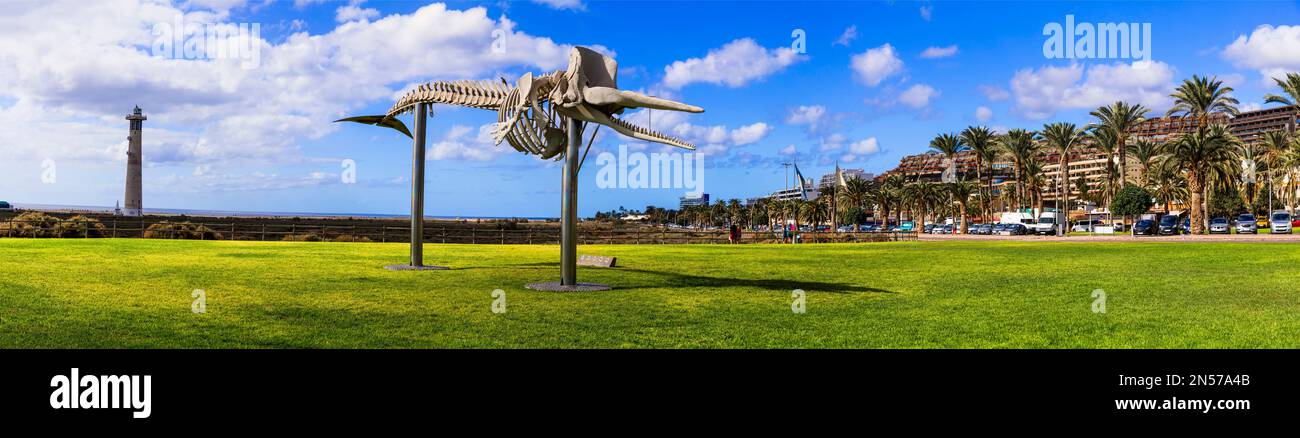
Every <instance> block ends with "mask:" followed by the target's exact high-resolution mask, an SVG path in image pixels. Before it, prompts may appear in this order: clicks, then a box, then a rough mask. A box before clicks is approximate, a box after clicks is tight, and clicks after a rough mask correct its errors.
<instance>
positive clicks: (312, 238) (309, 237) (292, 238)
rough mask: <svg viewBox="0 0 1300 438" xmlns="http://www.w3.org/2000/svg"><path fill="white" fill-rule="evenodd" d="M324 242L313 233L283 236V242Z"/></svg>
mask: <svg viewBox="0 0 1300 438" xmlns="http://www.w3.org/2000/svg"><path fill="white" fill-rule="evenodd" d="M324 240H325V239H321V238H320V236H317V235H316V234H315V233H307V234H290V235H287V236H284V241H285V242H321V241H324Z"/></svg>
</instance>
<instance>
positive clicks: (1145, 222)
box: [1133, 219, 1158, 236]
mask: <svg viewBox="0 0 1300 438" xmlns="http://www.w3.org/2000/svg"><path fill="white" fill-rule="evenodd" d="M1157 228H1158V227H1157V226H1156V221H1153V220H1151V219H1142V220H1140V221H1137V223H1136V224H1133V235H1134V236H1154V235H1156V229H1157Z"/></svg>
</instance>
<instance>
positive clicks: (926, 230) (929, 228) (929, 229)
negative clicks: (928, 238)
mask: <svg viewBox="0 0 1300 438" xmlns="http://www.w3.org/2000/svg"><path fill="white" fill-rule="evenodd" d="M921 232H923V233H925V234H933V233H934V224H925V228H922V229H921Z"/></svg>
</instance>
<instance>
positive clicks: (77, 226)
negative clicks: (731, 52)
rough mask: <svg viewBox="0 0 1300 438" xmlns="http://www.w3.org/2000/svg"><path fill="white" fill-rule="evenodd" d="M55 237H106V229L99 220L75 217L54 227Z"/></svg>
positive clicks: (80, 216)
mask: <svg viewBox="0 0 1300 438" xmlns="http://www.w3.org/2000/svg"><path fill="white" fill-rule="evenodd" d="M54 234H55V237H92V238H98V237H107V236H108V227H105V226H104V224H101V223H99V220H97V219H92V218H88V217H85V216H82V215H76V216H73V217H70V218H67V219H64V220H63V221H62V222H59V224H58V225H55V226H54Z"/></svg>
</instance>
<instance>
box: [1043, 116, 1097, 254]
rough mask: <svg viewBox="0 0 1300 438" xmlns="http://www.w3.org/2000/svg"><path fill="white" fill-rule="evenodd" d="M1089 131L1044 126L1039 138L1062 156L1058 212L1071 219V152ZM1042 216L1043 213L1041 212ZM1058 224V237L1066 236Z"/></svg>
mask: <svg viewBox="0 0 1300 438" xmlns="http://www.w3.org/2000/svg"><path fill="white" fill-rule="evenodd" d="M1086 133H1087V131H1085V130H1083V129H1079V128H1078V127H1077V126H1075V125H1074V124H1073V123H1064V122H1059V123H1052V124H1048V125H1044V126H1043V132H1041V133H1039V134H1038V135H1039V137H1040V138H1041V139H1042V140H1043V141H1045V142H1046V143H1047V146H1048V147H1050V148H1052V149H1053V151H1055V152H1056V153H1057V154H1060V157H1061V158H1060V169H1058V170H1057V174H1058V175H1059V176H1058V177H1057V179H1056V190H1057V193H1059V195H1058V196H1057V198H1056V202H1057V205H1056V207H1057V210H1060V211H1062V212H1063V214H1064V215H1065V216H1066V217H1065V219H1069V215H1070V184H1069V181H1070V169H1069V167H1070V152H1071V151H1072V150H1073V149H1074V148H1075V146H1078V145H1079V143H1082V142H1083V137H1084V135H1085V134H1086ZM1039 213H1040V214H1041V213H1042V211H1041V210H1040V211H1039ZM1061 225H1062V224H1057V227H1056V235H1058V236H1060V235H1064V234H1065V227H1063V226H1061Z"/></svg>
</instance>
